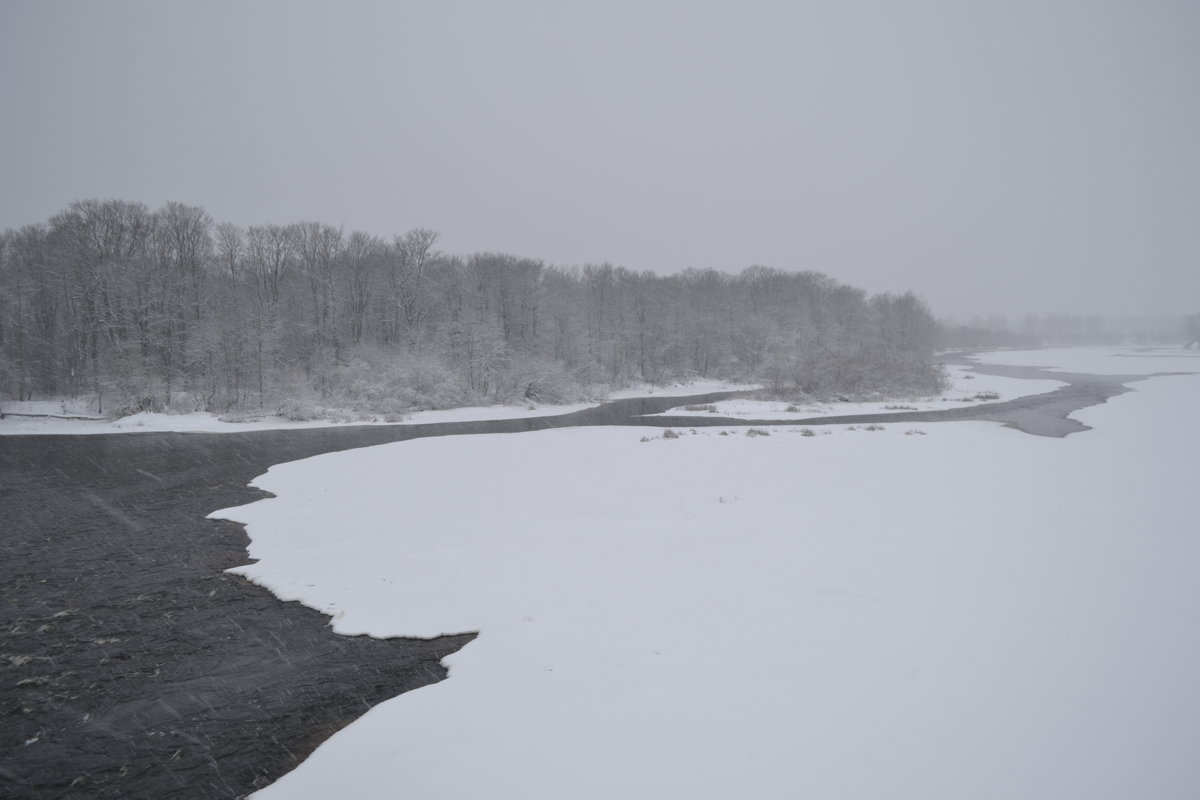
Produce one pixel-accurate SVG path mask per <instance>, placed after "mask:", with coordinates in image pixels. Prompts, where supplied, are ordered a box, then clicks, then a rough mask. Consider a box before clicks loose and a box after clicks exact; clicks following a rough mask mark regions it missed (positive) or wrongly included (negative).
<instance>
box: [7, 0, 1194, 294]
mask: <svg viewBox="0 0 1200 800" xmlns="http://www.w3.org/2000/svg"><path fill="white" fill-rule="evenodd" d="M0 103H2V105H0V109H2V111H0V141H2V146H0V185H2V186H3V189H2V191H0V228H4V227H15V226H19V225H22V224H25V223H29V222H38V221H43V220H45V219H46V218H47V217H48V216H50V215H51V214H53V213H55V212H56V211H58V210H60V209H62V208H63V207H64V206H66V205H67V204H68V203H69V202H70V201H72V200H74V199H79V198H84V197H100V198H109V197H117V198H122V199H128V200H140V201H143V202H145V203H147V204H149V205H150V206H152V207H155V206H158V205H160V204H161V203H163V202H165V201H167V200H180V201H183V202H188V203H196V204H201V205H204V206H205V207H206V208H207V209H208V210H209V212H210V213H211V214H212V215H213V217H214V218H216V219H217V220H220V221H232V222H236V223H239V224H252V223H260V222H266V221H275V222H291V221H298V220H301V219H315V220H319V221H322V222H330V223H334V224H340V223H344V224H345V225H346V227H347V229H363V230H368V231H370V232H372V233H377V234H381V235H387V236H390V235H392V234H394V233H402V232H403V231H405V230H407V229H409V228H411V227H414V226H417V225H423V226H427V227H431V228H434V229H436V230H438V231H439V232H440V233H441V236H442V238H441V242H440V245H441V247H442V248H443V249H444V250H447V251H449V252H455V253H469V252H474V251H478V250H498V251H505V252H512V253H516V254H519V255H527V256H532V257H538V258H544V259H546V260H547V261H549V262H553V263H557V264H581V263H585V262H599V261H610V262H612V263H614V264H619V265H623V266H626V267H629V268H632V269H639V270H641V269H649V270H654V271H657V272H674V271H677V270H681V269H684V268H686V267H716V268H719V269H727V270H739V269H741V268H743V267H746V266H748V265H750V264H756V263H757V264H767V265H770V266H775V267H780V268H784V269H814V270H819V271H822V272H826V273H828V274H830V275H832V276H834V277H835V278H837V279H839V280H842V281H845V282H848V283H852V284H855V285H858V286H861V287H863V288H866V289H868V290H871V291H897V290H904V289H910V288H911V289H913V290H914V291H916V292H918V293H919V294H921V295H923V296H924V297H925V298H926V299H927V300H928V301H929V302H930V304H931V305H932V306H933V308H934V310H935V312H937V313H939V314H952V315H962V316H966V315H970V314H973V313H990V312H1007V313H1010V314H1019V313H1022V312H1024V311H1034V312H1046V311H1054V310H1061V311H1071V312H1082V313H1089V312H1099V313H1109V314H1123V313H1128V314H1140V313H1169V314H1175V313H1183V312H1189V311H1196V310H1198V309H1200V3H1195V2H1190V1H1189V0H1179V2H1170V1H1169V0H1129V1H1128V2H1103V1H1102V0H1087V1H1083V2H1060V1H1058V0H1040V1H1037V2H1024V1H1014V0H1004V1H1003V2H1000V1H999V0H997V1H996V2H962V1H958V2H956V1H953V0H947V2H931V1H929V0H922V1H921V2H900V1H899V0H896V1H895V2H883V1H877V2H837V1H835V0H829V2H773V3H753V2H737V3H734V2H713V3H706V2H674V3H662V2H628V3H626V2H613V1H612V0H608V1H606V2H593V3H570V2H551V1H548V2H446V1H445V0H442V1H441V2H427V3H426V2H377V3H365V2H358V3H351V2H338V3H333V2H329V3H311V2H296V1H295V0H272V1H271V2H265V1H263V0H259V1H258V2H244V3H242V2H239V3H224V2H187V3H185V2H158V1H154V0H152V1H149V2H55V1H53V0H50V1H48V2H47V1H45V0H43V1H42V2H33V1H32V0H30V1H29V2H14V0H0Z"/></svg>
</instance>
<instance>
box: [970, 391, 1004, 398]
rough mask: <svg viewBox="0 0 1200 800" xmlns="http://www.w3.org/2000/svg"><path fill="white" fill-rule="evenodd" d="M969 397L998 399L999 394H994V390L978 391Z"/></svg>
mask: <svg viewBox="0 0 1200 800" xmlns="http://www.w3.org/2000/svg"><path fill="white" fill-rule="evenodd" d="M971 399H972V400H999V399H1000V395H998V394H996V393H995V392H980V393H979V394H977V395H975V396H974V397H973V398H971Z"/></svg>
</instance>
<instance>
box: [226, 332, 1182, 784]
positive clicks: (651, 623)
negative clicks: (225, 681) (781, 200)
mask: <svg viewBox="0 0 1200 800" xmlns="http://www.w3.org/2000/svg"><path fill="white" fill-rule="evenodd" d="M1043 352H1046V351H1043ZM1043 357H1044V356H1038V355H1030V354H1025V353H1002V354H997V355H995V356H993V357H990V358H991V359H992V360H994V361H995V362H997V363H1017V364H1025V363H1035V362H1038V363H1053V364H1054V365H1055V366H1059V367H1062V368H1063V369H1066V370H1073V371H1086V369H1092V370H1096V362H1097V361H1103V360H1104V359H1107V360H1109V361H1116V362H1118V363H1119V366H1117V367H1115V368H1113V369H1112V370H1111V372H1113V373H1117V374H1129V373H1150V372H1159V371H1182V370H1187V369H1195V368H1197V367H1200V359H1191V360H1187V359H1177V358H1174V357H1169V358H1168V357H1164V358H1162V359H1150V358H1145V357H1136V358H1134V357H1128V358H1118V357H1114V356H1113V354H1112V353H1111V352H1109V353H1108V354H1106V355H1098V354H1097V353H1095V352H1093V351H1059V352H1058V353H1057V354H1055V355H1054V356H1053V357H1052V358H1049V357H1046V358H1048V360H1047V361H1045V362H1039V361H1038V360H1039V359H1041V358H1043ZM1085 368H1086V369H1085ZM1135 386H1136V391H1134V392H1131V393H1128V394H1125V395H1122V396H1120V397H1117V398H1114V399H1112V400H1111V401H1109V402H1108V403H1106V404H1105V405H1102V406H1098V407H1094V408H1089V409H1085V410H1084V411H1082V412H1078V414H1077V416H1078V417H1079V418H1080V419H1081V420H1082V421H1084V422H1086V423H1087V424H1088V425H1091V426H1092V427H1093V428H1094V430H1092V431H1087V432H1085V433H1081V434H1076V435H1072V436H1070V437H1068V438H1066V439H1050V438H1043V437H1034V436H1028V435H1025V434H1022V433H1019V432H1017V431H1013V430H1010V429H1005V428H1002V427H1001V426H999V425H995V424H991V423H979V422H956V423H938V424H924V425H912V424H907V425H894V426H892V425H884V426H883V429H882V430H874V431H870V430H864V429H862V428H859V429H857V430H850V429H847V428H842V427H838V428H830V429H820V430H818V431H816V432H815V434H814V435H811V436H810V435H806V434H805V433H804V432H801V431H800V430H789V429H787V428H773V429H771V431H770V435H747V431H746V430H745V429H730V430H728V431H726V432H724V435H723V434H722V431H721V430H719V429H702V430H701V431H700V432H698V433H695V434H690V433H684V434H682V435H681V436H680V437H679V438H663V437H662V436H660V435H658V434H656V433H655V432H653V431H648V430H647V429H645V428H637V429H633V428H603V429H568V430H552V431H541V432H535V433H526V434H519V435H488V436H470V437H446V438H437V439H422V440H417V441H412V442H403V443H397V444H391V445H384V446H380V447H373V448H367V449H363V450H357V451H349V452H342V453H332V454H329V455H324V456H318V457H316V458H311V459H307V460H304V461H298V462H293V463H290V464H284V465H280V466H276V467H273V468H272V469H271V470H270V471H269V472H268V473H267V474H266V475H264V476H262V477H260V478H259V479H258V480H257V481H256V482H255V485H257V486H259V487H261V488H263V489H266V490H268V491H271V492H273V493H274V494H276V495H277V497H276V498H274V499H269V500H263V501H260V502H257V503H254V504H251V505H249V506H243V507H241V508H237V509H227V510H225V511H222V512H218V513H217V514H216V515H215V516H221V517H226V518H231V519H236V520H239V521H243V522H246V523H247V524H248V532H249V534H250V536H251V539H252V545H251V548H250V550H251V555H252V556H253V557H254V558H256V559H258V561H257V562H256V563H253V564H249V565H247V566H245V567H241V568H239V569H238V570H237V571H238V572H240V573H241V574H244V575H246V576H247V577H249V578H250V579H252V580H254V581H256V582H259V583H261V584H263V585H265V586H267V587H269V588H270V589H271V590H272V591H274V592H275V593H276V594H277V595H279V596H280V597H281V598H284V599H295V600H300V601H301V602H303V603H305V604H307V605H310V606H312V607H314V608H317V609H319V610H322V611H325V612H326V613H329V614H330V615H331V618H332V621H331V624H332V625H333V626H334V628H335V629H336V630H338V631H340V632H343V633H348V634H350V633H369V634H371V635H374V636H413V635H421V636H431V635H435V634H438V633H442V632H458V631H466V630H479V631H480V632H481V635H480V637H479V639H478V640H476V641H475V642H473V643H472V644H470V645H469V646H468V647H466V648H465V649H464V650H463V651H461V652H460V653H458V654H456V655H454V656H452V657H451V658H450V659H448V660H447V661H448V663H449V664H450V666H451V677H450V679H449V680H447V681H445V682H443V683H441V684H437V685H435V686H431V687H427V688H425V689H421V690H418V691H416V692H411V693H408V694H404V695H401V696H400V697H397V698H395V699H393V700H391V701H389V702H387V703H384V704H382V705H380V706H377V707H376V708H374V709H373V710H372V711H370V712H368V713H367V714H366V715H365V716H364V717H363V718H361V719H360V720H359V721H357V722H355V723H353V724H352V725H350V726H349V727H348V728H346V729H344V730H343V731H341V732H340V733H338V734H337V735H335V736H334V737H333V738H331V739H330V740H329V741H327V742H326V743H325V744H324V745H322V746H321V747H320V748H319V749H318V750H317V751H316V752H315V753H314V754H313V756H312V757H310V758H309V759H308V761H306V762H305V763H304V764H303V765H301V767H300V768H298V769H297V770H295V771H294V772H292V773H291V774H289V775H287V776H285V777H284V778H283V779H281V780H280V781H278V782H277V783H276V784H275V785H273V786H271V787H269V788H268V789H266V790H263V791H262V792H260V793H259V794H257V795H255V796H256V797H261V798H264V800H265V799H266V798H272V799H275V798H308V797H312V798H318V797H321V798H323V797H328V796H331V795H336V794H349V795H353V796H356V797H364V798H365V797H390V796H398V795H405V796H412V797H421V798H437V797H445V798H462V797H484V796H486V797H499V798H518V797H519V798H539V797H547V798H548V797H555V798H557V797H563V796H568V797H581V798H589V797H596V798H601V797H604V798H608V797H613V796H626V797H655V798H661V797H692V798H695V797H714V798H726V797H730V796H752V797H765V796H771V797H778V796H819V797H839V798H855V797H863V798H866V797H880V796H895V797H923V798H961V797H973V798H988V797H995V798H1007V797H1022V798H1061V797H1085V796H1086V797H1090V798H1103V797H1113V798H1117V797H1122V798H1123V797H1131V796H1153V797H1158V798H1169V797H1180V798H1182V797H1190V796H1192V794H1193V793H1194V791H1195V788H1196V787H1197V786H1200V762H1198V761H1197V760H1196V758H1195V757H1194V753H1193V752H1192V747H1191V743H1192V742H1195V741H1197V740H1198V739H1200V692H1197V690H1196V689H1195V681H1194V676H1195V675H1196V674H1198V673H1200V637H1197V636H1196V627H1195V626H1196V620H1197V619H1200V583H1198V582H1197V581H1196V580H1195V575H1194V572H1195V565H1196V564H1197V563H1200V537H1198V536H1197V534H1196V525H1195V518H1196V515H1197V512H1198V511H1200V500H1197V496H1196V493H1195V491H1194V483H1195V470H1194V468H1193V465H1194V460H1195V453H1196V452H1197V451H1198V449H1200V430H1198V429H1197V428H1196V426H1195V424H1194V420H1193V419H1192V417H1193V415H1194V410H1195V406H1196V402H1197V400H1200V377H1198V376H1194V375H1192V376H1178V377H1163V378H1156V379H1152V380H1149V381H1143V382H1140V383H1137V384H1136V385H1135ZM826 430H828V431H829V432H828V433H826ZM430 597H436V598H439V599H438V600H437V601H435V602H431V601H429V599H428V598H430Z"/></svg>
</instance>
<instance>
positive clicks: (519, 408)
mask: <svg viewBox="0 0 1200 800" xmlns="http://www.w3.org/2000/svg"><path fill="white" fill-rule="evenodd" d="M972 370H973V367H971V366H964V365H949V366H947V373H948V375H949V377H950V381H951V383H950V387H949V388H948V389H947V390H946V391H945V392H943V393H942V394H940V395H938V396H935V397H915V398H914V397H902V398H892V399H888V400H881V401H874V402H818V401H811V402H804V403H802V404H799V405H793V404H791V403H786V402H773V401H764V400H749V399H737V400H727V401H720V402H717V403H715V404H712V406H711V407H712V408H714V409H715V410H714V411H712V412H709V411H708V408H707V407H706V408H705V409H703V410H699V411H697V410H688V409H687V408H686V407H684V408H680V409H675V410H670V411H667V412H663V415H668V414H669V415H670V416H687V415H699V414H705V413H713V414H715V415H716V416H721V417H729V418H734V419H736V418H747V419H779V420H788V419H801V418H804V417H832V416H847V415H857V414H886V413H888V412H889V411H896V410H922V411H926V410H941V409H945V408H953V407H962V406H968V405H972V404H977V403H980V402H992V401H995V400H1009V399H1012V398H1014V397H1018V396H1028V395H1032V394H1039V393H1044V392H1049V391H1053V390H1054V389H1057V388H1059V387H1061V386H1064V385H1065V384H1064V383H1061V382H1058V381H1052V380H1041V381H1037V380H1025V379H1018V378H1005V377H1000V376H994V375H983V374H976V373H973V372H972ZM757 388H759V386H758V385H756V384H739V383H730V382H728V381H689V382H685V383H678V384H668V385H663V386H650V385H645V386H636V387H630V388H627V389H621V390H619V391H614V392H610V393H608V394H606V395H605V397H604V398H603V399H602V400H599V401H596V402H587V403H572V404H567V405H539V404H525V405H511V406H474V407H463V408H450V409H442V410H434V411H417V412H413V413H411V414H408V415H407V416H406V417H405V419H403V420H400V421H396V422H384V421H372V420H355V419H348V420H345V421H335V420H329V419H322V420H312V421H305V422H296V421H291V420H287V419H284V418H282V417H270V416H266V417H263V418H261V419H254V420H247V421H240V422H227V421H224V420H222V419H220V417H219V416H218V415H216V414H209V413H199V412H197V413H192V414H163V413H149V412H142V413H138V414H132V415H130V416H127V417H121V418H118V419H83V418H78V417H80V416H82V415H80V414H78V412H75V411H72V410H69V409H68V405H69V404H68V403H66V402H64V401H61V400H57V401H51V400H46V401H28V402H15V401H10V402H6V403H2V404H0V416H2V418H0V435H9V436H17V435H46V434H52V435H81V434H113V433H245V432H248V431H263V430H307V429H312V428H326V427H344V426H358V425H370V426H384V425H420V424H426V423H440V422H477V421H486V420H500V419H526V418H534V417H544V416H559V415H562V414H570V413H573V412H577V411H583V410H585V409H589V408H596V407H597V406H598V405H599V404H601V403H603V402H608V401H611V400H621V399H627V398H634V397H663V396H671V395H701V394H708V393H712V392H723V391H748V390H754V389H757ZM789 409H791V410H789ZM26 415H47V416H45V417H33V416H26Z"/></svg>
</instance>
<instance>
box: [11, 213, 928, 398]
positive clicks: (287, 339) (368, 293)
mask: <svg viewBox="0 0 1200 800" xmlns="http://www.w3.org/2000/svg"><path fill="white" fill-rule="evenodd" d="M436 244H437V234H436V233H435V232H433V231H431V230H428V229H425V228H414V229H412V230H410V231H408V232H407V233H405V234H402V235H399V236H395V237H393V238H392V239H390V240H387V239H383V238H380V237H377V236H374V235H371V234H368V233H364V232H361V231H353V232H350V233H347V232H346V231H345V230H344V229H343V228H341V227H337V226H332V225H328V224H324V223H318V222H300V223H294V224H289V225H276V224H264V225H251V226H249V227H245V228H242V227H239V226H236V225H232V224H229V223H221V224H216V223H214V221H213V220H212V218H211V217H210V216H209V214H208V213H207V212H206V211H205V209H204V208H202V207H199V206H191V205H185V204H182V203H167V204H166V205H165V206H163V207H162V208H160V209H158V210H157V211H151V210H150V209H148V208H147V207H146V206H145V205H143V204H141V203H136V202H126V201H121V200H105V201H100V200H82V201H77V202H74V203H72V204H71V205H70V206H69V207H68V208H66V209H65V210H63V211H61V212H60V213H58V214H55V215H54V216H53V217H51V218H50V219H49V220H48V221H47V222H45V223H43V224H35V225H27V226H25V227H22V228H20V229H17V230H9V231H6V232H4V233H3V234H0V392H2V393H3V394H4V395H5V396H7V397H9V398H13V399H29V398H35V397H45V396H58V395H80V394H88V395H90V396H92V397H93V398H94V401H95V403H96V405H97V406H98V409H99V410H102V411H106V412H109V411H111V412H121V411H134V410H151V409H163V408H172V409H187V410H193V409H194V410H211V411H218V412H229V411H237V410H251V409H266V410H271V411H276V412H281V413H285V414H288V415H291V416H303V415H305V414H306V413H309V412H310V411H311V410H312V409H315V408H317V407H322V406H323V407H327V408H328V407H333V408H344V409H349V410H355V411H360V412H371V413H384V414H387V413H397V414H399V413H403V412H404V411H407V410H412V409H417V408H430V407H450V406H455V405H463V404H470V403H480V402H495V401H512V400H530V401H551V402H553V401H566V400H572V399H576V398H579V397H581V396H584V395H586V394H588V393H590V392H594V391H595V390H596V389H597V387H603V386H614V385H621V384H626V383H630V382H635V381H649V382H662V381H666V380H671V379H680V378H687V377H696V376H703V377H721V378H735V379H746V380H756V381H763V382H767V383H770V384H771V385H773V386H774V387H776V388H778V389H781V390H787V391H794V392H805V393H809V394H814V395H828V394H863V393H874V392H887V393H922V392H929V391H933V390H936V389H937V388H938V385H939V381H940V379H941V372H940V370H939V369H938V368H937V367H935V366H934V365H932V364H931V355H932V353H933V351H934V348H935V347H936V345H937V341H938V325H937V323H936V322H935V320H934V319H933V317H932V316H931V314H930V313H929V310H928V309H927V308H926V306H925V304H924V303H923V302H922V301H921V300H919V299H918V298H916V297H915V296H914V295H912V294H904V295H890V294H882V295H875V296H867V294H866V293H865V292H863V291H862V290H860V289H856V288H853V287H850V286H846V285H843V284H840V283H838V282H837V281H835V280H833V279H831V278H829V277H827V276H825V275H822V274H818V273H815V272H784V271H781V270H777V269H771V268H767V267H761V266H755V267H750V268H748V269H745V270H744V271H742V272H740V273H738V274H728V273H724V272H719V271H716V270H711V269H708V270H697V269H689V270H686V271H684V272H682V273H679V274H675V275H666V276H663V275H657V274H654V273H650V272H635V271H630V270H627V269H624V268H621V267H614V266H612V265H610V264H590V265H586V266H582V267H561V266H554V265H548V264H545V263H543V262H542V261H539V260H535V259H529V258H522V257H519V256H514V255H508V254H501V253H477V254H474V255H470V256H456V255H448V254H445V253H441V252H439V251H438V250H436V249H435V247H436Z"/></svg>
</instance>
